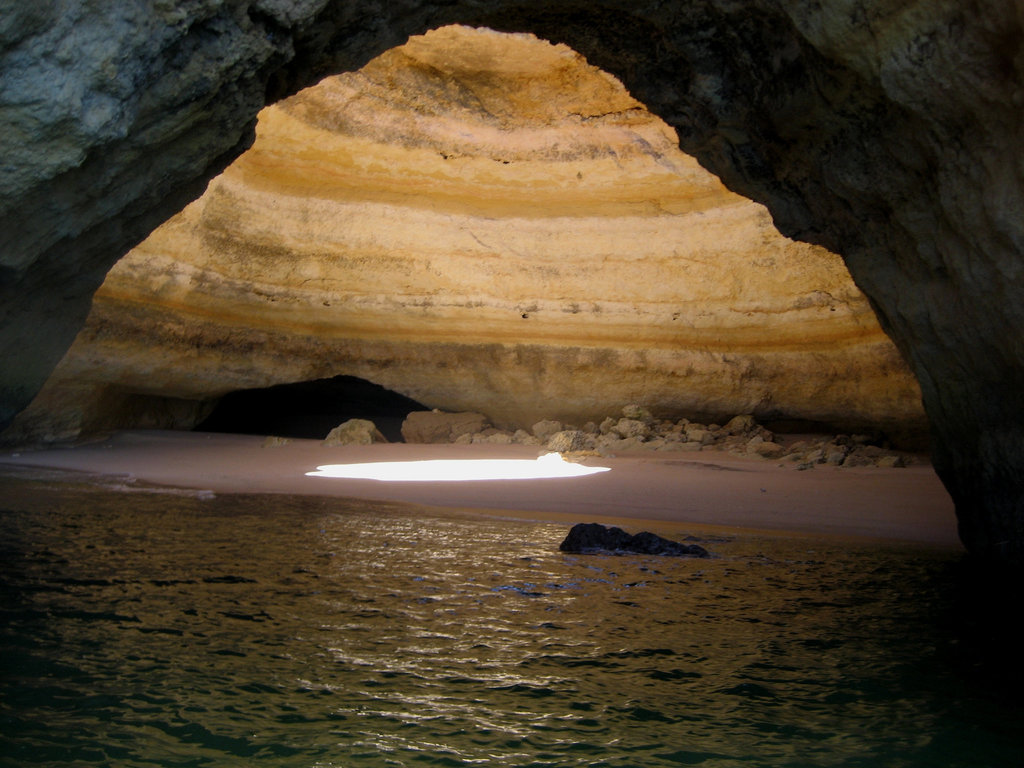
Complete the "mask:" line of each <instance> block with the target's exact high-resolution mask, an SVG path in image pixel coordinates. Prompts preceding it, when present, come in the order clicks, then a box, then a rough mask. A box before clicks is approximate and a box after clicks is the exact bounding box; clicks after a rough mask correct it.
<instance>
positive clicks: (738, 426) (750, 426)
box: [722, 414, 759, 435]
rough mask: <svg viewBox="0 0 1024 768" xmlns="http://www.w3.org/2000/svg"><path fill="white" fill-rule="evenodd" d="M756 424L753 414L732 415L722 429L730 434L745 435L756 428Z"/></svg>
mask: <svg viewBox="0 0 1024 768" xmlns="http://www.w3.org/2000/svg"><path fill="white" fill-rule="evenodd" d="M758 426H759V425H758V423H757V422H756V421H755V420H754V417H753V416H751V415H750V414H744V415H743V416H733V417H732V418H731V419H729V421H728V422H726V424H725V426H724V427H722V429H723V430H725V431H726V432H727V433H728V434H730V435H745V434H747V433H749V432H753V431H754V430H756V429H757V428H758Z"/></svg>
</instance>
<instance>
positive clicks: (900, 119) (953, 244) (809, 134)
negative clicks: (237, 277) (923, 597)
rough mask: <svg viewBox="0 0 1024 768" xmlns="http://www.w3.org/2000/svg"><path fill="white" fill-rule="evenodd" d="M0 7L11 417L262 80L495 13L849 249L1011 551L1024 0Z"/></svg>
mask: <svg viewBox="0 0 1024 768" xmlns="http://www.w3.org/2000/svg"><path fill="white" fill-rule="evenodd" d="M8 5H10V6H11V7H10V8H8V9H6V10H5V14H4V17H3V19H2V21H0V70H2V71H3V73H4V77H3V86H2V90H0V106H2V107H3V109H2V110H0V115H2V125H0V136H2V137H3V141H4V142H5V144H4V152H3V154H4V163H3V167H2V169H0V170H2V172H0V193H2V195H3V197H2V200H0V233H2V238H3V239H2V247H0V259H2V267H0V307H3V310H2V311H3V315H2V318H0V323H2V324H0V355H2V357H3V359H4V366H3V369H2V377H0V403H2V404H3V412H2V413H0V421H2V422H6V421H9V419H10V418H11V417H12V416H13V414H14V413H15V412H17V411H18V410H20V409H21V408H23V407H24V406H25V405H26V404H27V403H28V402H29V400H30V399H31V397H32V396H33V395H34V394H35V392H36V391H38V389H39V387H40V386H41V385H42V383H43V381H44V380H45V378H46V376H47V375H48V374H49V372H50V371H51V370H52V368H53V366H54V365H55V364H56V362H57V361H58V360H59V358H60V357H61V355H62V354H63V353H64V351H65V350H66V348H67V346H68V345H69V344H70V341H71V339H72V337H73V335H74V334H75V332H76V331H77V330H78V329H79V328H80V327H81V322H82V320H83V319H84V317H85V315H86V311H87V308H88V303H89V298H90V296H91V294H92V292H93V291H94V290H95V288H96V286H98V285H99V283H100V282H101V280H102V277H103V274H104V273H105V271H106V270H107V269H108V268H109V266H110V265H111V264H113V263H114V261H115V260H116V259H117V258H119V257H120V256H121V255H123V253H125V252H126V251H127V250H128V248H129V247H130V246H132V245H134V244H135V243H137V242H138V241H139V240H140V239H141V238H142V237H144V236H145V235H146V234H147V233H148V232H149V231H151V230H152V229H153V227H154V226H155V224H156V223H157V222H159V221H161V220H163V219H165V218H166V217H167V216H169V215H170V214H172V213H173V212H174V211H176V210H178V209H179V208H180V206H181V203H182V202H183V201H184V200H185V199H187V198H188V197H190V196H193V195H195V194H197V193H198V192H199V191H200V189H201V187H202V184H203V183H204V182H205V181H206V180H207V179H208V178H210V177H211V176H212V175H213V174H214V173H216V172H217V171H219V170H220V168H221V167H222V166H223V165H224V163H225V162H226V161H227V160H229V159H231V158H232V157H234V156H235V155H236V154H237V153H238V152H240V151H241V149H242V148H243V147H244V145H245V144H246V143H247V141H248V138H249V135H250V131H251V126H252V120H253V118H254V116H255V115H256V113H257V111H258V110H259V108H260V107H261V106H262V105H263V104H264V103H266V101H267V100H268V99H269V100H271V101H273V100H276V99H277V98H279V97H280V96H284V95H287V94H289V93H293V92H295V91H296V90H297V89H298V88H299V87H302V86H305V85H309V84H311V83H312V82H314V81H315V80H317V79H319V78H320V77H321V76H322V75H324V74H330V73H334V72H341V71H354V70H356V69H358V68H359V67H360V66H362V65H363V64H365V63H366V62H367V61H368V60H369V59H370V58H372V57H373V56H375V55H377V54H379V53H381V52H383V51H384V50H387V49H389V48H391V47H393V46H395V45H398V44H401V43H402V42H404V41H405V39H406V38H407V36H408V35H410V34H417V33H421V32H424V31H426V30H428V29H430V28H434V27H438V26H441V25H443V24H447V23H452V22H462V23H469V24H474V25H489V26H492V27H494V28H497V29H502V30H509V31H531V32H535V33H537V34H538V35H540V36H542V37H545V38H547V39H550V40H554V41H558V42H565V43H567V44H568V45H570V46H571V47H573V48H574V49H575V50H577V51H579V52H581V53H582V54H583V55H584V56H586V57H587V59H588V60H589V61H590V62H591V63H592V64H594V65H596V66H599V67H601V68H602V69H604V70H606V71H608V72H611V73H612V74H614V75H616V76H618V77H619V78H620V79H621V80H622V81H623V82H624V83H625V85H626V87H627V88H628V89H629V91H630V92H631V93H632V94H633V95H634V96H635V97H636V98H637V99H639V100H640V101H641V102H643V103H644V104H646V105H647V106H648V107H649V108H650V109H651V110H652V111H654V112H655V113H656V114H658V115H660V116H661V117H662V118H664V119H665V120H666V121H667V122H668V124H669V125H671V126H672V127H673V128H675V129H676V130H677V132H678V133H679V137H680V142H681V144H682V146H683V148H684V149H685V150H687V151H689V152H692V153H693V154H694V155H696V156H697V157H698V158H699V159H700V161H701V163H702V164H703V165H705V166H706V167H708V168H709V169H711V170H712V171H714V172H715V173H717V174H718V175H719V176H720V177H721V178H722V179H723V181H724V182H725V184H726V185H727V186H728V187H729V188H731V189H733V190H734V191H737V192H740V193H742V194H744V195H747V196H749V197H751V198H752V199H754V200H757V201H759V202H762V203H764V204H765V205H767V206H768V208H769V210H770V211H771V213H772V216H773V218H774V220H775V222H776V224H777V225H779V226H780V228H781V229H782V230H783V232H785V233H786V234H788V235H790V236H794V237H798V238H799V239H802V240H806V241H810V242H815V243H818V244H820V245H823V246H825V247H827V248H830V249H831V250H833V251H835V252H837V253H840V254H842V255H843V257H844V259H845V261H846V263H847V265H848V267H849V268H850V271H851V273H852V274H853V277H854V279H855V280H856V282H857V284H858V285H859V286H860V287H861V288H862V289H863V290H864V291H865V293H866V294H867V295H868V296H869V297H870V300H871V301H872V303H873V306H874V307H875V309H876V311H877V313H878V315H879V318H880V319H881V321H882V326H883V328H885V330H886V331H887V332H888V333H889V334H890V335H891V337H892V338H893V339H894V340H895V341H896V343H897V345H898V346H899V347H900V348H901V349H902V351H903V352H904V353H905V355H906V356H907V359H908V361H909V362H910V365H911V367H912V369H913V370H914V372H915V373H916V375H917V377H918V379H919V381H920V383H921V387H922V395H923V399H924V403H925V407H926V410H927V413H928V416H929V418H930V420H931V425H932V431H933V436H934V454H933V455H934V458H935V462H936V467H937V469H938V471H939V472H940V474H941V476H942V477H943V480H944V481H945V482H946V485H947V487H948V488H949V489H950V491H951V493H952V495H953V497H954V499H955V501H956V503H957V509H958V515H959V519H960V522H961V532H962V536H963V538H964V541H965V542H966V543H967V545H968V547H970V548H971V549H972V550H974V551H977V552H983V553H986V554H990V555H992V556H994V557H997V558H999V559H1002V560H1004V561H1016V562H1024V439H1022V438H1024V409H1022V408H1021V407H1020V405H1019V393H1020V392H1021V391H1022V389H1024V350H1022V348H1021V345H1020V342H1019V339H1020V338H1021V330H1022V328H1024V302H1021V301H1020V296H1021V282H1022V274H1021V270H1020V264H1021V261H1020V254H1021V252H1022V251H1024V215H1022V214H1024V193H1022V189H1024V157H1022V152H1021V149H1020V139H1019V137H1020V136H1021V135H1024V126H1022V120H1024V109H1022V106H1024V91H1022V86H1021V83H1022V82H1024V54H1022V40H1024V32H1022V27H1024V19H1022V13H1021V9H1020V5H1019V3H1016V2H1014V1H1013V0H982V1H981V2H978V3H972V4H969V5H965V4H962V3H956V2H952V1H951V0H921V2H916V3H910V4H907V3H904V2H895V0H863V1H862V2H852V3H803V2H799V1H798V0H786V1H785V2H781V3H780V2H768V0H749V1H748V2H734V1H733V0H708V1H707V2H700V3H679V4H672V5H668V6H666V4H664V3H661V2H654V0H651V1H650V2H647V1H646V0H639V2H638V1H637V0H630V2H628V3H627V2H624V1H621V2H620V1H619V0H596V1H595V2H590V3H587V4H585V5H580V4H566V3H551V4H546V3H543V2H537V3H521V2H518V1H517V2H508V3H505V2H500V1H499V2H494V3H486V4H480V3H475V2H474V3H469V2H466V3H462V2H458V1H457V0H456V2H451V3H444V4H437V5H434V4H430V3H423V2H413V1H412V0H398V1H397V2H389V3H378V2H375V1H374V2H348V1H346V2H341V0H337V1H335V2H329V1H326V0H304V1H303V2H292V1H291V0H289V1H288V2H285V1H284V0H280V1H276V0H251V1H250V2H246V1H245V0H240V1H239V2H235V3H230V4H228V3H222V2H220V1H219V0H216V1H215V0H195V1H194V2H191V3H189V4H188V5H187V6H182V5H179V4H172V3H153V4H147V5H135V6H131V7H130V8H128V7H124V6H122V5H119V4H115V5H110V4H108V5H103V4H99V5H96V4H82V3H78V2H73V0H54V2H48V3H30V4H8ZM58 307H59V309H57V308H58Z"/></svg>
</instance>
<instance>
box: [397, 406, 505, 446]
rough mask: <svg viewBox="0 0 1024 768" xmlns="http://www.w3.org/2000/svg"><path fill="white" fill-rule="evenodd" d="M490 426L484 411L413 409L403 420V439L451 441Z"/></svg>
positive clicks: (407, 440) (423, 441)
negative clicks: (463, 411)
mask: <svg viewBox="0 0 1024 768" xmlns="http://www.w3.org/2000/svg"><path fill="white" fill-rule="evenodd" d="M488 426H490V425H489V424H488V423H487V417H486V416H484V415H483V414H482V413H444V412H442V411H413V412H412V413H410V414H409V415H408V416H407V417H406V419H405V421H404V422H402V439H403V440H405V442H407V443H451V442H454V441H455V440H457V439H458V438H459V437H462V436H463V435H471V434H473V433H475V432H480V431H482V430H484V429H486V428H487V427H488Z"/></svg>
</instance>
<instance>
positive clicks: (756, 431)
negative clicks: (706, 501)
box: [402, 405, 908, 470]
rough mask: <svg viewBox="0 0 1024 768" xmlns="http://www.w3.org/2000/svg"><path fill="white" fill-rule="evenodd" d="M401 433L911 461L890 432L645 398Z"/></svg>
mask: <svg viewBox="0 0 1024 768" xmlns="http://www.w3.org/2000/svg"><path fill="white" fill-rule="evenodd" d="M424 424H429V427H427V428H425V427H424V426H422V425H424ZM471 427H474V428H471ZM402 435H403V437H404V438H405V440H406V442H419V443H445V442H450V443H457V444H461V445H467V444H472V443H491V444H498V445H512V444H515V445H531V446H537V447H540V448H543V449H544V450H547V451H554V452H557V453H569V454H581V453H590V454H597V455H601V456H614V455H616V454H618V453H624V452H633V451H679V452H687V451H690V452H694V451H723V452H728V453H731V454H733V455H737V456H749V457H753V458H761V459H770V460H782V461H784V462H786V463H789V464H792V465H793V466H794V468H795V469H798V470H807V469H813V468H814V467H815V466H818V465H829V466H834V467H872V466H875V467H904V466H906V464H907V461H908V459H907V458H906V456H905V455H904V454H901V453H896V452H893V451H891V450H888V449H887V448H886V447H884V442H885V441H884V440H881V439H879V438H876V437H873V436H870V435H834V436H817V437H807V438H804V439H785V438H782V437H780V436H777V435H775V434H774V433H772V432H771V431H770V430H768V429H766V428H765V427H764V426H762V425H761V424H759V423H758V422H757V420H756V419H754V417H753V416H751V415H749V414H743V415H740V416H735V417H733V418H732V419H730V420H729V421H727V422H726V423H725V424H702V423H699V422H696V421H690V420H689V419H677V420H669V419H656V418H655V417H654V416H653V415H652V414H651V412H650V411H649V410H648V409H646V408H644V407H643V406H639V405H627V406H626V407H625V408H623V409H622V413H621V415H619V416H609V417H607V418H605V419H604V420H603V421H602V422H601V423H600V424H597V423H595V422H587V423H586V424H584V425H583V426H580V427H577V426H574V425H572V424H563V423H562V422H561V421H557V420H554V419H543V420H541V421H538V422H537V423H535V424H534V425H533V428H532V429H531V430H529V431H527V430H525V429H517V430H515V431H511V430H505V429H497V428H495V427H493V426H491V425H490V424H489V423H488V422H487V421H486V417H485V416H483V415H482V414H479V413H444V412H442V411H429V412H414V413H411V414H409V417H408V419H406V422H405V424H403V426H402ZM879 443H882V445H880V444H879Z"/></svg>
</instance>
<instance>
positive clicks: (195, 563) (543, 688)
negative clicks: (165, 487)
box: [0, 488, 1024, 768]
mask: <svg viewBox="0 0 1024 768" xmlns="http://www.w3.org/2000/svg"><path fill="white" fill-rule="evenodd" d="M2 505H3V506H4V507H5V508H6V511H2V512H0V569H2V570H0V576H2V582H3V584H4V585H5V590H4V592H3V593H2V595H0V597H2V600H3V603H2V606H0V607H2V609H3V618H4V621H3V622H2V623H0V659H2V663H3V665H4V670H3V671H4V676H3V691H2V693H3V695H2V696H0V718H2V725H3V727H2V728H0V765H10V766H15V765H17V766H24V765H46V766H48V767H49V768H60V767H62V766H69V767H70V766H73V765H85V764H103V765H118V766H123V767H124V768H142V766H154V765H159V766H204V765H210V766H214V765H216V766H251V765H266V766H275V767H276V766H281V768H284V767H285V766H288V767H290V766H296V768H299V767H301V768H306V767H307V766H353V765H356V766H358V765H366V766H388V765H394V766H414V765H487V766H499V765H500V766H514V767H517V768H526V767H527V766H540V765H550V766H588V767H593V766H616V767H620V768H626V767H635V766H644V768H663V767H667V766H678V765H681V764H682V765H701V766H704V768H741V766H742V767H743V768H746V767H747V766H751V765H756V766H759V768H760V767H764V768H796V767H797V766H802V767H806V766H821V767H825V768H828V767H833V766H834V767H836V768H853V767H854V766H876V765H884V766H886V767H887V768H944V767H945V768H953V767H954V766H955V767H957V768H961V767H963V768H966V767H967V766H970V767H971V768H977V767H978V766H993V767H995V766H1006V765H1015V764H1018V761H1017V759H1016V758H1018V757H1019V755H1020V754H1021V748H1022V746H1024V743H1022V739H1021V736H1020V734H1019V722H1020V716H1021V714H1022V712H1021V707H1020V705H1019V703H1013V701H1012V700H1003V699H999V698H998V697H996V696H994V695H991V694H990V693H989V692H987V691H986V689H985V687H984V686H982V685H979V684H978V682H977V681H978V679H979V678H978V677H977V675H978V672H977V669H978V668H977V667H976V666H971V665H974V664H976V662H977V659H975V658H973V657H972V658H971V659H970V660H969V661H968V662H966V663H964V662H961V661H958V659H959V658H960V657H959V655H958V654H960V653H962V651H963V649H964V645H965V643H964V642H962V641H961V640H962V638H961V637H959V636H958V635H957V634H956V633H955V632H953V631H952V628H953V627H954V626H955V625H956V622H959V621H962V616H963V612H964V606H963V604H959V605H953V604H951V603H950V597H949V593H950V589H951V587H950V572H951V571H950V569H951V568H952V567H953V565H954V564H955V561H956V558H957V557H958V555H957V554H956V553H955V552H950V551H945V550H931V549H926V548H921V547H917V548H913V547H901V546H895V545H892V546H889V545H884V546H883V545H877V544H872V545H866V544H858V545H854V544H850V543H843V542H835V541H832V542H829V541H824V540H817V539H811V538H802V539H785V538H782V537H767V538H766V537H757V536H753V535H747V534H743V535H739V534H737V535H734V536H718V537H712V538H708V537H704V538H703V539H702V541H703V543H704V544H705V546H707V547H708V548H709V549H710V550H712V551H713V553H714V557H712V558H711V559H706V560H696V559H687V558H657V557H651V556H612V555H608V556H604V555H592V556H581V555H569V554H566V553H562V552H559V551H558V542H559V541H560V540H561V538H562V537H563V536H564V535H565V530H566V526H564V525H555V524H551V523H545V522H523V521H510V520H497V519H488V518H472V517H468V516H458V515H454V514H453V515H451V516H445V515H442V514H439V513H437V512H436V511H435V512H427V511H425V510H420V509H417V508H415V507H410V506H403V505H388V504H376V503H364V502H347V501H340V500H337V499H323V498H301V497H289V496H269V495H268V496H257V495H252V496H246V495H238V496H217V497H216V498H190V497H187V496H181V495H170V494H166V495H161V494H156V493H154V494H131V495H129V494H117V493H111V492H109V491H100V490H96V489H92V490H75V491H68V490H61V489H46V488H43V489H40V488H36V489H34V490H33V492H32V493H31V495H24V496H21V497H19V496H18V494H16V493H11V492H8V489H5V501H4V502H3V504H2ZM664 533H665V534H666V535H671V536H672V537H673V538H682V537H683V536H685V535H686V534H687V533H697V534H699V532H698V531H687V530H678V529H674V530H665V531H664ZM967 667H969V669H970V673H969V674H970V677H967V678H965V677H963V676H962V674H961V672H962V670H963V668H967Z"/></svg>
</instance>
